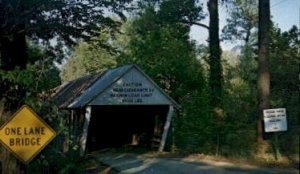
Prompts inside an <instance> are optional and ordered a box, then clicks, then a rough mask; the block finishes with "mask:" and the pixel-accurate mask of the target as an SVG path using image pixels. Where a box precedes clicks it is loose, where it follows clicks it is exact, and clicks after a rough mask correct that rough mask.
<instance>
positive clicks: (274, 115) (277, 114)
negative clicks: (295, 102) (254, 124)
mask: <svg viewBox="0 0 300 174" xmlns="http://www.w3.org/2000/svg"><path fill="white" fill-rule="evenodd" d="M264 125H265V132H274V136H275V137H274V138H275V142H274V147H275V159H276V160H277V159H278V157H279V156H280V153H279V145H278V134H277V132H281V131H287V120H286V109H285V108H277V109H266V110H264Z"/></svg>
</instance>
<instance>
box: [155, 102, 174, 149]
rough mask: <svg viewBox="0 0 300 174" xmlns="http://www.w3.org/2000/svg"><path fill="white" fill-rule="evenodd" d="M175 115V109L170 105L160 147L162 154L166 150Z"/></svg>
mask: <svg viewBox="0 0 300 174" xmlns="http://www.w3.org/2000/svg"><path fill="white" fill-rule="evenodd" d="M173 113H174V107H173V106H172V105H170V106H169V112H168V115H167V119H166V122H165V126H164V130H163V134H162V137H161V141H160V146H159V149H158V151H159V152H162V151H163V150H164V148H165V145H166V141H167V137H168V132H169V128H170V124H171V120H172V115H173Z"/></svg>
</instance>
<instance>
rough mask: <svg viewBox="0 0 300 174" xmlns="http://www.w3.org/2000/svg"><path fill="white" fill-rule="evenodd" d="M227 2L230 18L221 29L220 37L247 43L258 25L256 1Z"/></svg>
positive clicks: (237, 0) (239, 0)
mask: <svg viewBox="0 0 300 174" xmlns="http://www.w3.org/2000/svg"><path fill="white" fill-rule="evenodd" d="M228 4H229V9H230V12H229V14H230V18H228V19H227V24H226V26H225V27H224V28H223V29H222V32H223V34H222V39H223V40H226V41H231V42H234V41H236V40H242V41H245V43H246V44H247V43H248V42H249V39H250V37H251V35H252V34H253V33H254V31H255V30H256V29H257V26H258V8H257V6H258V1H257V0H234V1H230V2H228Z"/></svg>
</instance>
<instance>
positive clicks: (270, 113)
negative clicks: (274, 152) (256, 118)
mask: <svg viewBox="0 0 300 174" xmlns="http://www.w3.org/2000/svg"><path fill="white" fill-rule="evenodd" d="M264 123H265V132H279V131H286V130H287V121H286V110H285V108H277V109H266V110H264Z"/></svg>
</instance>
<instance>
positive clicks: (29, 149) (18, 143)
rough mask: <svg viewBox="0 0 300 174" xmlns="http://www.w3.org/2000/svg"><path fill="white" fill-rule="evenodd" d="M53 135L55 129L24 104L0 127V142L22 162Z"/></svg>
mask: <svg viewBox="0 0 300 174" xmlns="http://www.w3.org/2000/svg"><path fill="white" fill-rule="evenodd" d="M55 135H56V133H55V131H54V130H53V129H52V128H51V127H49V125H48V124H47V123H46V122H45V121H44V120H42V119H41V118H40V117H39V116H38V115H37V114H36V113H35V112H34V111H33V110H32V109H30V108H29V107H28V106H26V105H24V106H22V107H21V108H20V109H19V110H18V111H17V112H16V113H15V114H14V115H13V116H12V117H11V118H10V120H8V121H7V122H6V123H5V124H4V125H3V126H2V127H1V128H0V142H1V143H2V144H3V145H4V146H5V147H6V148H7V149H8V150H9V151H11V152H12V153H13V154H14V155H15V156H16V157H17V158H18V159H20V160H21V161H22V162H24V163H29V162H30V161H31V160H32V159H33V158H34V157H35V156H36V155H37V154H38V153H39V152H40V151H41V150H42V149H43V148H44V147H45V146H46V145H47V144H48V143H49V142H50V141H51V140H52V139H53V138H54V137H55Z"/></svg>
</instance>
